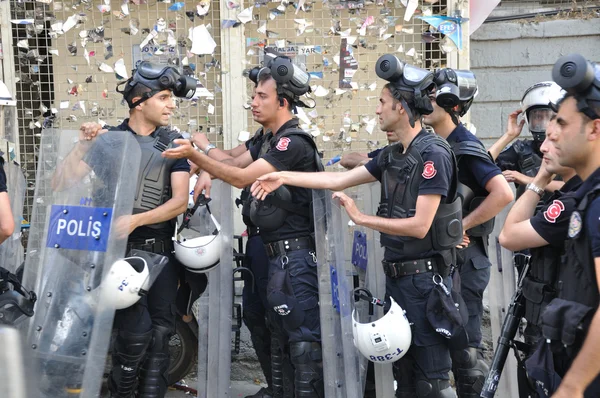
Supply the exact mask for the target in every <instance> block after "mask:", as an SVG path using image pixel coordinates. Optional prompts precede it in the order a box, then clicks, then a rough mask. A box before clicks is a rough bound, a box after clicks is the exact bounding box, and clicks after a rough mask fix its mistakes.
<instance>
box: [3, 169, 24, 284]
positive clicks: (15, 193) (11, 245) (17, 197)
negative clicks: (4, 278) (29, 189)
mask: <svg viewBox="0 0 600 398" xmlns="http://www.w3.org/2000/svg"><path fill="white" fill-rule="evenodd" d="M4 171H5V172H6V187H7V188H8V201H9V202H10V208H11V210H12V215H13V219H14V220H15V230H14V232H13V234H12V236H10V237H9V238H8V239H6V240H5V241H4V242H2V244H0V267H2V268H4V269H6V270H8V271H9V272H12V273H14V272H15V271H16V269H17V268H18V267H19V266H20V265H21V263H22V262H23V257H24V250H23V245H22V243H21V220H22V219H23V200H24V198H25V188H26V182H25V175H24V174H23V170H21V167H20V166H19V165H18V164H16V163H14V162H11V161H7V162H6V163H5V164H4Z"/></svg>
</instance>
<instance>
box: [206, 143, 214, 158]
mask: <svg viewBox="0 0 600 398" xmlns="http://www.w3.org/2000/svg"><path fill="white" fill-rule="evenodd" d="M215 148H216V146H215V145H213V144H208V145H207V146H206V149H205V150H204V154H206V156H208V152H210V150H211V149H215Z"/></svg>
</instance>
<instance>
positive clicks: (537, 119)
mask: <svg viewBox="0 0 600 398" xmlns="http://www.w3.org/2000/svg"><path fill="white" fill-rule="evenodd" d="M553 115H554V111H552V109H550V108H535V109H532V110H530V111H529V113H528V115H527V122H528V123H529V130H530V131H534V132H538V133H543V132H545V131H546V127H548V123H550V119H552V116H553Z"/></svg>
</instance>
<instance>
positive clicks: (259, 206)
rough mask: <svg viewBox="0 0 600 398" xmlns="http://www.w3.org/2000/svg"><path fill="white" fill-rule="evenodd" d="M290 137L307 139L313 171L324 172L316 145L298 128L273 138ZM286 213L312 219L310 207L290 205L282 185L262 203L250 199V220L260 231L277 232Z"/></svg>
mask: <svg viewBox="0 0 600 398" xmlns="http://www.w3.org/2000/svg"><path fill="white" fill-rule="evenodd" d="M291 135H302V136H305V137H308V142H310V144H311V146H312V147H313V149H314V162H315V164H316V167H317V170H315V171H323V170H325V167H323V163H322V162H321V156H320V155H319V152H318V150H317V144H316V143H315V141H314V139H313V137H312V136H311V135H310V134H308V133H307V132H305V131H304V130H301V129H299V128H290V129H286V130H285V131H284V132H283V133H279V134H277V135H276V136H274V137H273V138H274V139H280V138H283V137H289V136H291ZM269 142H270V143H272V140H269ZM268 148H269V150H270V148H271V145H269V147H268ZM267 152H268V151H267ZM307 162H310V160H307ZM308 166H309V164H305V165H302V167H301V169H302V170H304V169H306V168H308ZM286 191H287V192H286ZM288 213H296V214H299V215H301V216H304V217H307V218H311V217H312V209H311V208H310V207H301V206H298V205H297V204H294V203H292V201H291V196H290V192H289V190H288V189H287V187H286V186H285V185H282V186H281V187H279V188H278V189H277V190H276V191H274V192H271V193H270V194H269V195H267V197H266V198H265V199H264V200H263V201H262V202H260V201H257V200H255V199H254V197H252V198H251V199H250V219H251V221H252V223H253V224H254V225H256V226H257V227H259V228H260V229H262V230H265V231H275V230H277V229H278V228H280V227H281V226H282V225H283V223H284V222H285V218H286V217H287V215H288Z"/></svg>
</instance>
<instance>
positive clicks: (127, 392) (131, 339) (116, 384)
mask: <svg viewBox="0 0 600 398" xmlns="http://www.w3.org/2000/svg"><path fill="white" fill-rule="evenodd" d="M151 340H152V331H151V330H150V331H148V332H146V333H144V334H134V333H129V332H126V331H120V332H119V334H118V335H117V338H116V341H115V345H114V347H113V351H112V370H111V372H110V375H109V377H108V389H109V391H110V393H111V397H114V398H130V397H132V396H133V393H134V392H135V388H136V384H137V376H138V371H139V368H140V363H141V362H142V359H143V357H144V354H145V353H146V349H147V348H148V344H149V343H150V341H151Z"/></svg>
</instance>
